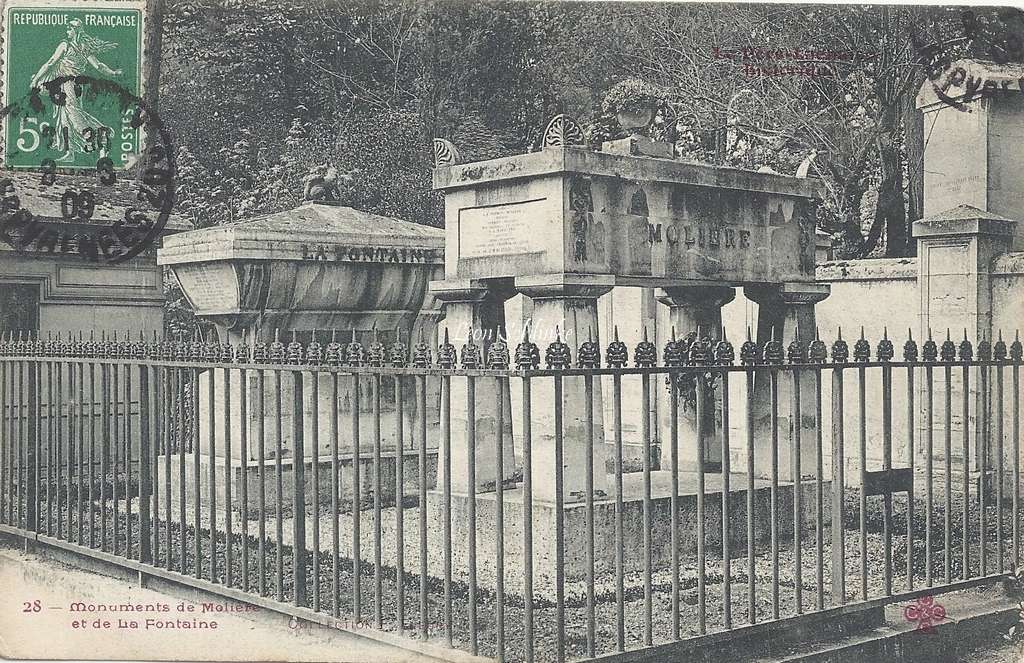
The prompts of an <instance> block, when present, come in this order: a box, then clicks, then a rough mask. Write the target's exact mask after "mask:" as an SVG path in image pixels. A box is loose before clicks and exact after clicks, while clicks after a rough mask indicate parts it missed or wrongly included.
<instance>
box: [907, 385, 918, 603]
mask: <svg viewBox="0 0 1024 663" xmlns="http://www.w3.org/2000/svg"><path fill="white" fill-rule="evenodd" d="M907 462H908V465H909V468H910V487H909V490H908V491H907V591H911V590H913V589H914V479H915V476H916V475H915V467H914V367H913V366H908V367H907Z"/></svg>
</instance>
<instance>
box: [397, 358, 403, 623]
mask: <svg viewBox="0 0 1024 663" xmlns="http://www.w3.org/2000/svg"><path fill="white" fill-rule="evenodd" d="M404 500H405V402H404V400H403V394H402V376H401V375H395V619H396V620H397V622H398V632H399V633H402V632H403V631H405V531H404V527H403V526H404V524H405V523H404V520H405V508H404V505H403V502H404Z"/></svg>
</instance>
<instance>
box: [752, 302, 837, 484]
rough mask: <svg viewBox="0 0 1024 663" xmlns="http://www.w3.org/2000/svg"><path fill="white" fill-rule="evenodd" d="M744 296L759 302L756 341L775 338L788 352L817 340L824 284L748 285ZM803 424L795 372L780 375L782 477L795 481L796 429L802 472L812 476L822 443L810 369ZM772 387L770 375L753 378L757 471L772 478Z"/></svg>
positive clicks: (804, 385) (804, 377) (803, 375)
mask: <svg viewBox="0 0 1024 663" xmlns="http://www.w3.org/2000/svg"><path fill="white" fill-rule="evenodd" d="M743 290H744V294H745V295H746V296H747V297H748V298H750V299H751V300H753V301H754V302H756V303H757V305H758V309H757V342H758V344H759V345H761V346H762V347H763V345H764V344H765V343H767V342H768V341H770V340H771V338H772V330H774V331H775V338H776V339H777V340H779V341H781V342H782V346H783V351H784V352H786V353H788V350H789V344H790V343H791V342H792V341H793V340H794V339H799V340H800V341H801V342H802V343H804V345H805V346H806V345H807V344H809V343H810V342H811V341H812V340H814V334H815V326H816V324H815V319H814V305H815V304H817V303H818V302H820V301H822V300H823V299H825V298H826V297H828V295H829V292H830V291H831V286H829V285H828V284H825V283H783V284H782V285H779V286H748V287H745V288H744V289H743ZM799 389H800V415H801V416H800V421H799V422H795V421H794V418H793V401H794V399H793V395H794V379H793V373H792V372H790V371H785V372H782V371H780V372H779V373H778V392H777V398H776V403H777V404H778V423H779V428H778V431H779V433H778V435H779V478H780V479H781V480H784V481H791V480H792V479H793V472H792V461H793V449H794V446H795V444H794V443H795V441H796V431H797V427H798V426H799V430H800V449H799V453H800V456H799V458H800V474H801V475H802V476H808V475H813V471H814V453H815V451H814V450H815V444H816V440H817V422H816V421H815V412H814V404H815V384H814V374H813V372H812V371H810V370H806V371H800V379H799ZM771 407H772V400H771V386H770V377H769V372H768V371H758V373H757V376H756V377H755V380H754V471H755V472H756V473H757V475H758V476H759V477H761V478H768V477H770V476H771V434H772V430H771Z"/></svg>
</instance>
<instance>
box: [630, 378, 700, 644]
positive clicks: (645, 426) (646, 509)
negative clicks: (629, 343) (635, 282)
mask: <svg viewBox="0 0 1024 663" xmlns="http://www.w3.org/2000/svg"><path fill="white" fill-rule="evenodd" d="M640 379H641V384H642V386H641V406H640V425H641V434H642V441H643V460H642V463H643V641H644V645H645V646H647V647H650V646H651V645H652V644H653V637H654V609H653V598H654V590H653V583H652V578H651V576H652V571H653V570H652V563H653V557H652V555H653V551H652V545H653V541H652V540H651V529H652V528H653V524H652V522H651V521H652V519H653V515H654V514H653V508H652V504H651V476H650V469H651V467H650V451H651V449H650V447H651V440H650V375H648V374H646V373H644V374H643V375H642V376H641V378H640ZM697 499H698V500H699V499H700V498H699V497H698V498H697ZM698 504H699V502H698ZM697 508H698V514H697V517H698V519H699V517H700V515H699V506H698V507H697ZM701 605H702V602H701Z"/></svg>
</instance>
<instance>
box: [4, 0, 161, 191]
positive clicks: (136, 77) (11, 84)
mask: <svg viewBox="0 0 1024 663" xmlns="http://www.w3.org/2000/svg"><path fill="white" fill-rule="evenodd" d="M145 16H146V12H145V3H144V2H143V1H141V0H140V1H121V0H110V1H105V0H91V1H89V0H81V1H77V0H70V1H68V2H61V3H53V2H45V1H43V0H12V2H9V3H7V6H6V7H5V9H4V15H3V44H4V66H3V74H4V77H3V93H4V97H3V101H4V103H6V104H10V103H11V102H12V101H15V100H17V99H19V98H22V97H25V96H27V95H31V94H33V93H34V91H39V92H40V94H38V96H37V98H38V99H39V100H40V101H41V103H42V105H43V107H42V108H40V107H39V106H38V104H37V105H36V107H35V109H34V110H36V112H35V113H31V114H21V115H19V116H18V117H16V118H15V117H13V116H12V115H10V114H8V120H7V121H6V122H5V123H4V127H3V165H4V166H5V167H7V168H11V169H35V168H40V167H41V166H44V165H45V164H48V163H50V162H52V163H54V164H55V165H56V166H57V167H58V168H62V169H66V168H71V169H75V168H89V169H92V168H95V167H97V163H98V162H99V161H101V160H102V162H103V163H104V164H109V166H108V167H110V168H112V169H113V170H115V171H116V170H123V169H125V168H127V167H129V166H130V165H131V164H132V163H133V162H134V160H135V159H136V158H137V156H138V154H139V153H140V152H141V149H142V145H141V143H142V140H143V132H142V131H141V130H140V127H139V126H137V123H133V122H132V117H131V113H130V111H128V110H126V109H125V108H124V107H123V105H122V104H119V103H117V99H116V97H115V96H113V95H103V94H88V93H86V91H85V90H84V89H83V85H82V81H83V79H84V78H95V79H102V80H105V81H109V82H110V83H112V84H115V85H117V86H118V87H119V88H120V89H123V90H126V91H127V92H129V93H131V94H133V95H136V96H141V95H142V91H143V72H144V62H143V55H144V52H145V48H144V46H145V23H144V22H145Z"/></svg>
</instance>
